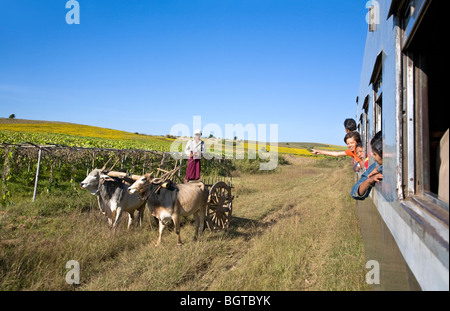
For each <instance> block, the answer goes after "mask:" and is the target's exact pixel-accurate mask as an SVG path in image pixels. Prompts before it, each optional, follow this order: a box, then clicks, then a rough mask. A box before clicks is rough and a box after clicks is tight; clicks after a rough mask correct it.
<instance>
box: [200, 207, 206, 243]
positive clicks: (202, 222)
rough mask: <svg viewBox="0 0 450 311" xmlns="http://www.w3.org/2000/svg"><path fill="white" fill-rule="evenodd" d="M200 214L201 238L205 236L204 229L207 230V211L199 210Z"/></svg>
mask: <svg viewBox="0 0 450 311" xmlns="http://www.w3.org/2000/svg"><path fill="white" fill-rule="evenodd" d="M198 216H199V218H200V238H201V237H202V236H203V231H205V218H206V211H205V210H204V209H203V210H199V211H198Z"/></svg>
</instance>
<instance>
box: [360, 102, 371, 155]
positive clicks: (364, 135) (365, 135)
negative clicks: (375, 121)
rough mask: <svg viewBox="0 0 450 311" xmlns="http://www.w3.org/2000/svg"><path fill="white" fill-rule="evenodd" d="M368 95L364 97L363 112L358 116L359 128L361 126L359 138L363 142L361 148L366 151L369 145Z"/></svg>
mask: <svg viewBox="0 0 450 311" xmlns="http://www.w3.org/2000/svg"><path fill="white" fill-rule="evenodd" d="M369 99H370V98H369V95H367V96H366V98H365V99H364V104H363V112H362V113H361V117H360V118H359V123H360V128H361V132H360V133H361V140H362V144H363V148H364V150H365V151H366V153H368V150H369V149H367V148H368V146H369V137H370V136H369Z"/></svg>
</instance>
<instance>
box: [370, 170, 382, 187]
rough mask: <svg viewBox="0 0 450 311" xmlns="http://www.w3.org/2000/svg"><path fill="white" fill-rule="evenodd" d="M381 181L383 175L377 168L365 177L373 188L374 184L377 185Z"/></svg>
mask: <svg viewBox="0 0 450 311" xmlns="http://www.w3.org/2000/svg"><path fill="white" fill-rule="evenodd" d="M382 180H383V174H381V173H380V172H379V171H378V167H377V168H376V169H374V170H373V171H372V173H370V174H369V176H368V177H367V181H368V182H369V183H370V185H371V186H375V184H377V183H379V182H380V181H382Z"/></svg>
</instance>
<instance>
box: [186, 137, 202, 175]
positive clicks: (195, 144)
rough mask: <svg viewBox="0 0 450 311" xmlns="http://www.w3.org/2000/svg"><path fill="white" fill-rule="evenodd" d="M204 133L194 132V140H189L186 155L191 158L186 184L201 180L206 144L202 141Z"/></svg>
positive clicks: (188, 164) (187, 169)
mask: <svg viewBox="0 0 450 311" xmlns="http://www.w3.org/2000/svg"><path fill="white" fill-rule="evenodd" d="M201 137H202V131H201V130H196V131H195V132H194V138H193V139H191V140H189V141H188V143H187V145H186V149H185V153H186V155H187V156H189V159H188V163H187V168H186V178H185V181H186V183H187V182H189V181H191V180H199V179H200V168H201V160H202V155H203V154H204V153H205V151H206V148H205V143H204V141H203V140H201Z"/></svg>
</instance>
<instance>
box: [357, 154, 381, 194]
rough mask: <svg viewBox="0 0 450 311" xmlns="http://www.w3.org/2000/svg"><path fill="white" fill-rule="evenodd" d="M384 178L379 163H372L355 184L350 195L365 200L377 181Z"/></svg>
mask: <svg viewBox="0 0 450 311" xmlns="http://www.w3.org/2000/svg"><path fill="white" fill-rule="evenodd" d="M382 179H383V175H382V174H381V173H380V172H379V168H378V167H377V164H376V163H374V164H372V165H371V166H370V167H369V168H368V169H367V171H366V172H365V173H364V174H362V175H361V178H360V179H359V181H358V182H357V183H356V184H355V185H354V186H353V188H352V190H351V193H350V195H351V196H352V198H353V199H355V200H365V199H366V198H367V197H368V196H369V194H370V191H371V190H372V188H373V186H375V184H376V183H377V182H380V181H381V180H382Z"/></svg>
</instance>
